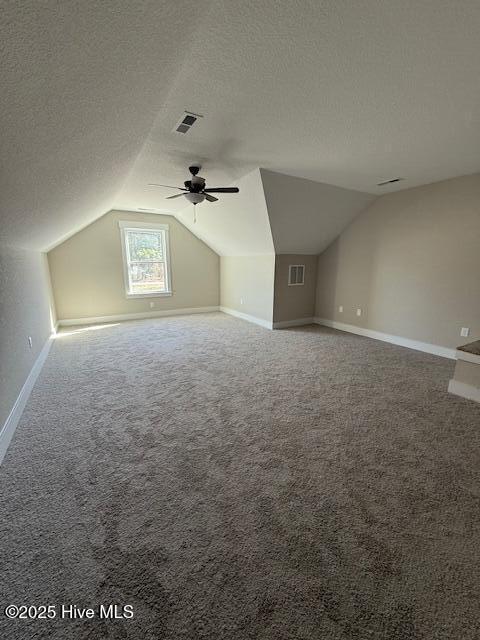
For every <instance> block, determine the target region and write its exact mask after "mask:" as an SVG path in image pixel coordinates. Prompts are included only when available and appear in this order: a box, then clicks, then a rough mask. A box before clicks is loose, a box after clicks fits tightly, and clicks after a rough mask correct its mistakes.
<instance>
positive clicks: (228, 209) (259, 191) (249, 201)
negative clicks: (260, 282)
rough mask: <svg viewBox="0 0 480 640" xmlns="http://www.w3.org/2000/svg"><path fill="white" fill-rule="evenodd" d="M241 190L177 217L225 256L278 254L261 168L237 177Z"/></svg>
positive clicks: (179, 214)
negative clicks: (211, 204) (212, 204)
mask: <svg viewBox="0 0 480 640" xmlns="http://www.w3.org/2000/svg"><path fill="white" fill-rule="evenodd" d="M237 185H238V186H239V188H240V193H239V194H225V195H224V196H223V197H222V198H221V199H220V200H219V202H216V203H215V206H212V207H207V206H206V205H205V206H200V205H197V207H196V222H194V211H193V205H190V206H189V207H187V208H186V209H182V210H181V211H179V212H177V214H176V217H177V218H178V219H179V220H180V222H182V223H183V224H184V225H185V226H186V227H188V228H189V229H190V231H192V232H193V233H195V234H196V235H197V236H198V237H199V238H201V239H202V240H203V241H204V242H206V243H207V244H208V245H209V246H210V247H211V248H212V249H213V250H214V251H216V252H217V253H218V254H219V255H221V256H249V255H266V254H270V255H272V254H274V253H275V249H274V244H273V239H272V232H271V229H270V224H269V218H268V212H267V206H266V203H265V195H264V191H263V185H262V180H261V178H260V171H259V169H255V170H254V171H252V172H251V173H249V174H247V175H246V176H244V177H243V178H240V179H239V180H237Z"/></svg>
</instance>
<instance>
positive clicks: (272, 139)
mask: <svg viewBox="0 0 480 640" xmlns="http://www.w3.org/2000/svg"><path fill="white" fill-rule="evenodd" d="M479 32H480V2H472V1H471V0H468V1H465V0H451V1H440V2H439V1H438V0H422V2H418V0H403V1H402V2H399V1H398V0H356V1H355V2H344V1H338V0H328V1H325V0H324V1H323V2H322V1H318V0H315V1H313V2H312V1H309V0H299V1H298V2H295V1H290V2H278V1H276V0H260V1H259V0H255V1H250V0H245V1H244V2H238V1H237V0H225V1H223V2H213V3H212V4H211V9H210V12H208V11H206V12H205V13H204V15H203V21H202V25H201V27H200V26H199V28H198V29H197V30H196V33H195V37H194V38H193V39H192V41H191V42H190V45H189V47H190V48H189V52H188V56H187V64H185V65H184V66H183V68H182V69H181V71H180V73H179V74H178V76H177V78H176V80H175V83H174V86H173V88H172V91H171V92H170V94H169V97H168V101H167V103H166V104H165V107H164V109H163V110H162V112H161V113H160V114H159V117H158V119H157V121H156V123H155V126H154V128H153V129H152V131H151V134H150V136H149V140H148V144H147V145H146V148H145V153H144V154H142V156H141V157H140V158H139V162H138V165H137V167H136V169H135V170H134V171H133V172H132V174H131V176H130V180H129V181H128V182H127V183H126V185H125V189H124V191H123V192H122V194H120V197H119V200H118V201H117V204H118V205H120V206H128V207H132V206H145V205H144V203H147V205H146V206H157V207H163V206H165V204H167V205H168V207H170V209H171V210H174V211H175V210H176V208H177V207H181V206H182V201H180V202H179V201H178V200H177V201H174V204H173V203H172V204H168V203H165V200H163V196H165V195H167V194H168V193H169V192H168V191H164V192H162V191H159V190H157V191H154V192H152V190H151V189H148V188H147V187H146V186H145V185H146V183H148V182H151V181H154V182H162V181H164V180H167V181H168V180H170V183H171V181H172V180H174V182H173V184H177V183H181V181H182V180H184V179H185V177H186V167H187V166H188V164H190V160H196V159H199V160H201V159H203V161H204V162H203V164H204V170H203V173H204V174H205V175H207V176H208V177H210V179H211V181H216V180H217V179H220V178H222V179H223V175H221V174H220V170H223V173H224V174H226V176H225V179H226V180H228V179H230V178H235V176H239V175H242V174H244V173H245V172H247V171H249V170H251V169H253V168H254V167H264V168H266V169H270V170H274V171H278V172H281V173H286V174H290V175H295V176H299V177H303V178H308V179H311V180H316V181H319V182H322V183H328V184H333V185H338V186H341V187H345V188H348V189H357V190H360V191H368V192H370V193H374V194H377V195H378V194H382V193H387V192H389V191H393V190H397V189H403V188H409V187H412V186H415V185H418V184H423V183H428V182H434V181H437V180H442V179H444V178H448V177H452V176H455V175H461V174H467V173H474V172H476V171H478V170H480V83H479V82H478V69H479V68H480V46H479V44H478V33H479ZM184 109H187V110H191V111H194V112H196V113H201V114H203V115H204V118H203V119H202V120H200V121H199V122H198V124H196V125H195V126H194V128H192V129H191V131H190V132H189V133H188V134H186V135H185V136H182V135H181V134H176V133H172V131H171V130H172V128H173V127H174V125H175V123H176V122H177V120H178V118H179V116H180V114H181V113H182V112H183V110H184ZM393 177H403V178H405V180H404V181H403V182H400V183H397V184H394V185H392V186H389V187H383V188H380V187H377V186H376V185H377V183H378V182H380V181H382V180H386V179H389V178H393ZM167 184H168V182H167Z"/></svg>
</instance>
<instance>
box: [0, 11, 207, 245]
mask: <svg viewBox="0 0 480 640" xmlns="http://www.w3.org/2000/svg"><path fill="white" fill-rule="evenodd" d="M201 12H202V7H201V6H200V3H198V2H193V1H189V0H175V2H174V3H173V2H161V1H159V0H150V1H148V0H135V1H134V2H132V1H131V0H102V1H101V2H99V0H81V1H80V2H79V1H77V0H73V1H68V0H65V1H62V2H58V1H57V0H43V1H42V2H38V0H33V1H30V2H28V1H23V2H1V11H0V55H1V58H2V65H1V71H0V83H1V91H0V130H1V132H2V141H1V150H0V220H1V239H0V240H1V241H2V242H6V243H12V244H18V245H21V246H25V247H32V248H37V249H46V248H48V247H49V246H50V245H51V244H52V243H54V242H57V241H59V240H60V239H61V238H62V237H63V236H65V235H67V234H71V233H72V232H74V231H76V230H77V229H79V228H81V227H83V226H85V225H86V224H88V223H89V222H91V221H92V220H94V219H96V218H98V217H99V216H101V215H103V214H104V213H105V212H106V211H107V210H108V209H110V208H112V206H113V203H114V198H115V196H116V194H117V192H118V191H119V190H120V189H121V187H122V185H123V183H124V181H125V178H126V176H127V174H128V172H129V170H130V169H131V166H132V163H133V161H134V160H135V158H136V156H137V155H138V152H139V151H140V149H141V147H142V145H143V143H144V140H145V138H146V136H147V135H148V132H149V130H150V128H151V126H152V124H153V122H154V119H155V117H156V116H157V114H158V111H159V109H161V108H162V105H163V104H164V103H165V101H166V100H167V98H168V92H169V90H170V88H171V86H172V82H173V79H174V78H175V76H176V74H177V73H178V71H179V67H181V64H182V61H183V56H184V54H185V53H186V51H187V44H188V41H189V39H190V37H191V35H192V33H193V31H194V29H195V21H196V20H198V19H199V16H200V14H201ZM186 14H188V15H191V16H192V21H188V20H185V15H186Z"/></svg>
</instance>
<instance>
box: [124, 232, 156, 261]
mask: <svg viewBox="0 0 480 640" xmlns="http://www.w3.org/2000/svg"><path fill="white" fill-rule="evenodd" d="M127 233H128V248H129V253H130V256H129V257H130V260H163V259H164V255H163V235H162V234H163V231H128V232H127Z"/></svg>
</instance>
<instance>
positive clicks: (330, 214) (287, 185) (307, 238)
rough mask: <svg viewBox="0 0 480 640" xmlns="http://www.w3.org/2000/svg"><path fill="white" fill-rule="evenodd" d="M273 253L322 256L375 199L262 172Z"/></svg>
mask: <svg viewBox="0 0 480 640" xmlns="http://www.w3.org/2000/svg"><path fill="white" fill-rule="evenodd" d="M261 177H262V182H263V188H264V191H265V200H266V203H267V210H268V217H269V220H270V227H271V230H272V236H273V243H274V245H275V251H276V253H304V254H317V253H321V252H322V251H323V250H324V249H326V248H327V247H328V245H329V244H330V243H331V242H333V240H334V239H335V238H336V237H337V236H338V235H340V233H341V232H342V231H343V230H344V229H345V227H346V226H347V225H348V223H349V222H351V221H352V220H353V218H354V217H355V216H356V215H358V214H359V213H360V212H361V211H363V210H364V209H366V207H367V206H368V205H370V204H371V203H372V202H373V200H375V198H376V196H374V195H372V194H370V193H363V192H362V191H352V190H351V189H342V188H341V187H334V186H332V185H330V184H322V183H320V182H314V181H312V180H304V179H303V178H294V177H292V176H287V175H284V174H281V173H275V172H273V171H266V170H265V169H262V170H261Z"/></svg>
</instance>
